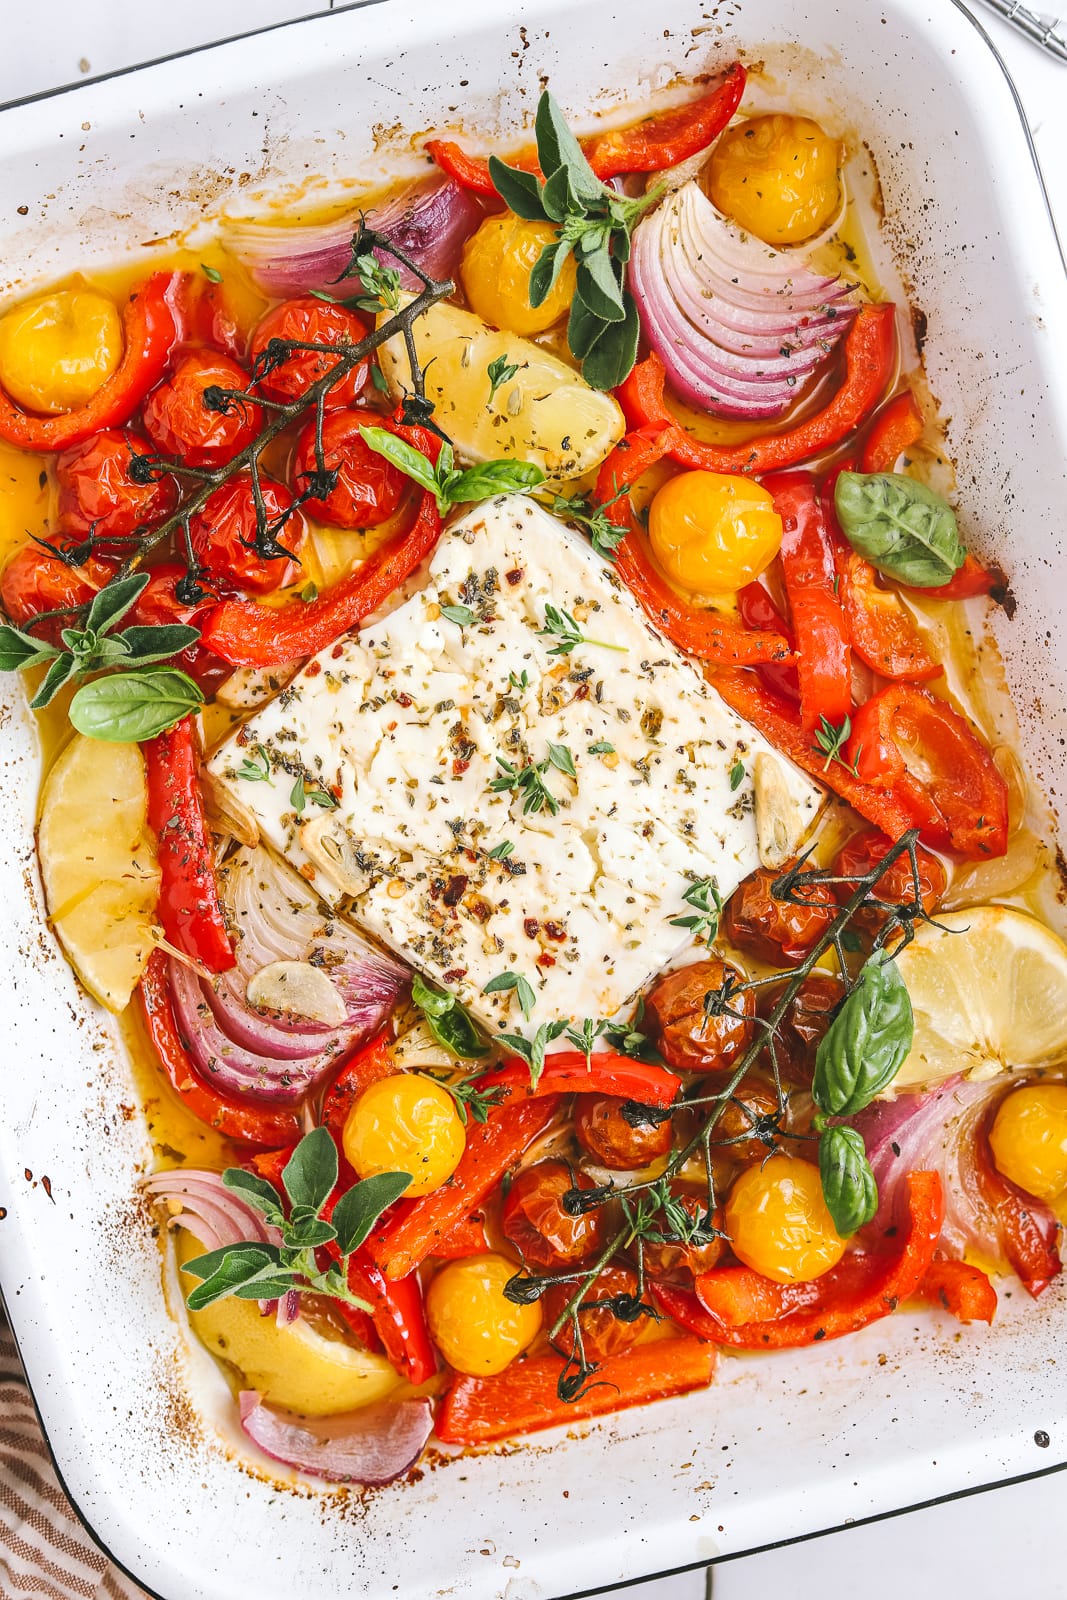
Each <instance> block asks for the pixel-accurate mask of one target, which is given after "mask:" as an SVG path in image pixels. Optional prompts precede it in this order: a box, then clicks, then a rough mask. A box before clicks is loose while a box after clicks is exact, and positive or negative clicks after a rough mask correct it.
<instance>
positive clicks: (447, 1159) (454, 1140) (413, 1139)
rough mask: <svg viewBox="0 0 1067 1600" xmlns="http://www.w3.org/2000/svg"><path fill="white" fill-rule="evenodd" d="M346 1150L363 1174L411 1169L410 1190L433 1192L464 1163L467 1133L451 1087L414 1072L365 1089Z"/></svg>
mask: <svg viewBox="0 0 1067 1600" xmlns="http://www.w3.org/2000/svg"><path fill="white" fill-rule="evenodd" d="M341 1143H342V1144H343V1146H344V1152H345V1155H346V1156H347V1157H348V1160H349V1162H350V1163H351V1165H352V1166H353V1167H354V1168H355V1170H356V1172H357V1173H358V1174H359V1176H360V1177H361V1178H370V1177H373V1175H374V1174H375V1173H378V1172H410V1173H411V1187H410V1188H409V1189H407V1190H405V1193H406V1194H408V1195H412V1196H415V1195H421V1194H430V1193H432V1191H433V1190H434V1189H439V1188H440V1187H441V1185H442V1184H443V1183H444V1182H445V1180H446V1179H448V1178H450V1177H451V1176H452V1174H453V1172H455V1170H456V1168H457V1167H458V1165H459V1161H460V1157H461V1156H462V1154H463V1151H464V1149H465V1147H466V1143H467V1136H466V1134H465V1132H464V1131H463V1124H462V1122H461V1121H460V1119H459V1114H458V1112H457V1111H456V1104H455V1101H454V1100H453V1099H452V1096H451V1095H450V1094H449V1092H448V1090H447V1089H445V1088H443V1087H442V1086H441V1084H439V1083H434V1081H433V1080H432V1079H431V1078H423V1077H420V1076H419V1075H418V1074H417V1073H414V1072H396V1073H394V1074H393V1076H392V1077H390V1078H381V1079H379V1081H378V1082H377V1083H372V1084H371V1085H370V1087H369V1088H367V1089H364V1091H363V1093H362V1094H361V1095H360V1097H359V1099H358V1100H357V1101H356V1103H355V1105H354V1106H353V1107H352V1109H351V1111H350V1112H349V1113H348V1119H347V1121H346V1122H345V1126H344V1132H343V1134H342V1136H341Z"/></svg>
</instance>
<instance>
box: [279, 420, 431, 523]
mask: <svg viewBox="0 0 1067 1600" xmlns="http://www.w3.org/2000/svg"><path fill="white" fill-rule="evenodd" d="M381 423H382V419H381V417H380V416H379V415H378V413H377V412H376V411H360V410H352V411H348V410H344V411H331V412H329V413H328V415H327V417H326V420H325V422H324V423H323V425H322V446H323V459H324V461H325V464H326V470H327V472H328V473H335V474H336V481H335V483H334V485H333V487H332V489H330V491H329V493H328V494H324V495H316V496H314V497H312V498H311V499H309V500H306V501H305V502H304V505H305V509H306V510H307V513H308V516H309V517H314V518H315V519H316V520H317V521H319V522H328V523H329V524H330V526H331V527H334V528H377V527H378V526H379V525H380V524H381V523H383V522H388V521H389V518H390V517H392V516H393V515H395V513H396V512H397V511H398V510H399V507H400V502H401V501H402V500H403V498H404V495H405V494H406V492H407V489H408V485H409V479H407V478H405V476H404V474H403V473H402V472H400V471H399V470H398V469H397V468H396V467H394V466H393V464H392V462H390V461H386V459H385V457H384V456H380V455H379V454H378V452H377V451H376V450H372V449H371V447H370V445H369V444H365V443H364V441H363V437H362V435H361V434H360V431H359V430H360V428H380V427H381ZM315 470H316V466H315V424H314V423H309V424H308V426H307V427H306V428H305V429H304V431H303V433H302V434H301V435H300V438H299V441H298V442H297V447H296V458H295V460H294V463H293V484H294V487H295V488H296V490H297V492H298V493H300V494H303V493H304V491H305V490H306V489H307V487H308V477H309V474H311V473H313V472H315Z"/></svg>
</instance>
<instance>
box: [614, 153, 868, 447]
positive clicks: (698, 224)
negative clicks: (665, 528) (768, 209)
mask: <svg viewBox="0 0 1067 1600" xmlns="http://www.w3.org/2000/svg"><path fill="white" fill-rule="evenodd" d="M629 282H630V287H631V289H632V290H633V293H634V297H635V299H636V301H637V305H638V309H639V311H640V313H641V327H642V331H643V332H644V335H645V337H646V338H647V340H648V342H649V344H650V345H651V346H652V348H653V349H654V350H655V351H656V352H657V354H658V355H659V356H660V357H661V359H662V361H663V364H664V366H665V367H666V369H667V376H668V378H669V379H670V381H671V383H672V384H673V386H674V388H675V389H676V390H677V392H678V394H679V395H680V396H681V397H682V398H683V399H684V400H687V401H689V402H690V403H691V404H693V405H696V406H699V407H700V408H701V409H702V410H705V411H710V412H711V413H713V415H715V416H721V417H740V418H746V419H749V420H751V421H758V420H765V419H770V418H774V417H779V416H781V415H782V413H783V412H785V411H786V410H788V408H789V407H790V406H791V405H792V404H793V402H794V401H795V400H796V399H797V396H798V394H799V393H800V385H801V384H802V383H803V382H804V381H805V380H806V379H807V378H809V377H810V376H811V375H812V374H813V373H814V371H815V370H816V368H817V367H819V366H820V365H821V364H822V362H824V361H825V360H826V358H827V356H829V355H830V353H831V352H832V350H833V348H834V345H835V344H836V343H837V341H838V339H840V338H841V336H842V334H843V333H845V332H846V330H847V328H848V325H849V323H850V322H851V320H852V318H853V317H854V316H855V314H856V311H857V309H858V307H857V306H856V304H855V302H854V301H853V300H852V299H851V298H849V297H850V296H851V293H852V286H851V285H849V284H847V283H842V281H841V280H840V279H839V278H828V277H825V276H823V275H820V274H817V273H814V272H812V271H811V270H810V269H809V268H808V267H806V266H805V265H804V263H803V261H802V260H801V259H800V258H799V257H798V256H797V255H796V253H795V252H793V251H784V250H775V249H774V248H773V247H772V246H771V245H768V244H764V243H763V242H762V241H761V240H759V239H756V238H754V237H753V236H752V235H751V234H745V233H742V232H740V230H739V229H737V228H736V227H734V225H733V224H732V223H729V222H727V221H726V219H725V218H724V217H721V216H720V215H719V213H718V212H717V211H716V210H715V207H714V206H713V205H712V203H711V201H710V200H709V199H708V198H707V196H706V195H705V194H704V192H703V190H702V189H701V188H700V186H699V184H697V183H696V182H695V181H693V182H690V183H686V184H683V185H682V187H681V188H679V189H676V190H675V191H674V193H673V194H670V195H668V196H667V198H666V199H665V200H664V201H663V204H662V205H660V206H659V207H658V208H657V209H656V210H655V211H653V212H652V213H651V215H650V216H648V217H646V218H645V220H644V221H643V222H642V223H641V224H640V226H639V227H638V228H637V230H636V231H635V233H634V237H633V254H632V257H631V260H630V272H629Z"/></svg>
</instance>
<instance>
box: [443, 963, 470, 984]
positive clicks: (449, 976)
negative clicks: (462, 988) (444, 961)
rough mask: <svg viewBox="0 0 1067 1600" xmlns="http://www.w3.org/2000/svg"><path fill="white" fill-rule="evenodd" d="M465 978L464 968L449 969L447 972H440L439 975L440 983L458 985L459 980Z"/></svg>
mask: <svg viewBox="0 0 1067 1600" xmlns="http://www.w3.org/2000/svg"><path fill="white" fill-rule="evenodd" d="M466 976H467V969H466V967H449V969H448V971H447V972H442V974H441V982H442V983H458V982H459V980H460V978H465V977H466Z"/></svg>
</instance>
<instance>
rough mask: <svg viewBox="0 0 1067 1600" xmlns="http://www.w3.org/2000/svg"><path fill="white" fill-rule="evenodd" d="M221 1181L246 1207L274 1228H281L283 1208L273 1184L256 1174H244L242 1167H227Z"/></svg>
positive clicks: (280, 1198)
mask: <svg viewBox="0 0 1067 1600" xmlns="http://www.w3.org/2000/svg"><path fill="white" fill-rule="evenodd" d="M222 1181H223V1183H224V1184H225V1185H226V1187H227V1189H232V1190H233V1192H234V1194H237V1195H240V1197H241V1199H242V1200H243V1201H244V1202H245V1204H246V1205H249V1206H252V1207H253V1209H254V1210H256V1211H258V1212H259V1213H260V1214H261V1215H262V1216H264V1217H266V1219H267V1221H268V1222H270V1223H273V1224H274V1226H275V1227H276V1228H280V1227H281V1225H282V1223H283V1222H284V1221H285V1208H284V1206H283V1205H282V1197H281V1195H280V1194H279V1193H278V1191H277V1189H276V1188H275V1187H274V1185H273V1183H268V1182H267V1180H266V1178H261V1177H260V1176H259V1174H258V1173H257V1172H246V1171H245V1169H244V1167H227V1168H226V1171H225V1172H224V1173H223V1174H222Z"/></svg>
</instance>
